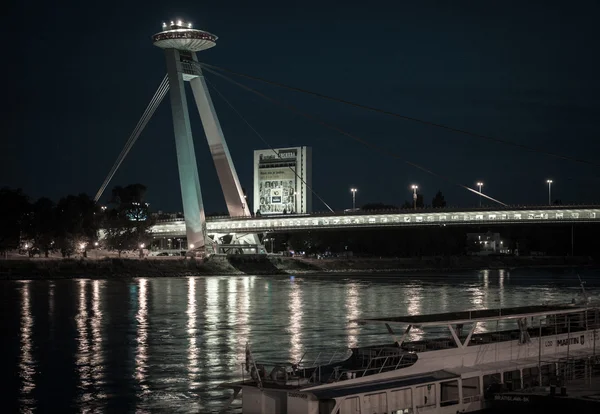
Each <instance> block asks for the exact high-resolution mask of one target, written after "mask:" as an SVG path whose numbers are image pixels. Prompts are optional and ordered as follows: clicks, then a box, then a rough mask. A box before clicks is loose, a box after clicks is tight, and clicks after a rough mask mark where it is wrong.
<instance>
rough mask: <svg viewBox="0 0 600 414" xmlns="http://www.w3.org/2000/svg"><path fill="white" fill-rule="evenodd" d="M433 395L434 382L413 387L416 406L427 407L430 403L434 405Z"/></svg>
mask: <svg viewBox="0 0 600 414" xmlns="http://www.w3.org/2000/svg"><path fill="white" fill-rule="evenodd" d="M435 395H436V394H435V384H427V385H422V386H420V387H417V388H415V402H416V403H417V408H419V407H429V406H431V405H434V406H435V405H436V404H437V402H436V400H435Z"/></svg>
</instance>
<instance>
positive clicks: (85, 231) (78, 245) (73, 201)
mask: <svg viewBox="0 0 600 414" xmlns="http://www.w3.org/2000/svg"><path fill="white" fill-rule="evenodd" d="M100 224H101V215H100V210H99V207H98V206H97V205H96V203H95V202H94V200H93V199H91V198H90V196H88V195H87V194H79V195H77V196H74V195H69V196H67V197H64V198H62V199H60V200H59V202H58V204H57V205H56V231H55V236H56V240H55V243H56V246H57V248H58V249H60V251H61V253H62V255H63V257H69V256H71V255H72V254H73V253H74V252H75V251H76V250H78V249H79V250H82V251H83V253H84V255H85V252H86V248H87V246H88V245H89V244H90V243H92V242H94V241H96V240H97V239H98V230H99V228H100Z"/></svg>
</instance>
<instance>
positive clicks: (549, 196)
mask: <svg viewBox="0 0 600 414" xmlns="http://www.w3.org/2000/svg"><path fill="white" fill-rule="evenodd" d="M546 182H547V183H548V205H549V206H551V205H552V180H546Z"/></svg>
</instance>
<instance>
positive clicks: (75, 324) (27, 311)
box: [0, 270, 600, 413]
mask: <svg viewBox="0 0 600 414" xmlns="http://www.w3.org/2000/svg"><path fill="white" fill-rule="evenodd" d="M577 273H579V274H580V275H581V276H582V278H583V279H584V280H585V281H586V283H587V284H586V289H587V292H588V293H589V294H590V295H591V296H598V295H599V294H600V272H598V271H591V270H585V271H580V272H576V271H574V270H553V271H549V270H543V271H541V270H512V271H508V270H507V271H503V270H499V271H487V270H484V271H473V272H463V273H450V274H422V273H420V274H410V275H406V274H405V275H401V276H385V277H375V276H359V275H336V276H328V277H315V276H306V277H303V276H296V277H294V276H239V277H238V276H223V277H190V278H160V279H151V278H137V279H126V280H92V279H75V280H60V281H0V288H1V290H0V295H1V303H0V310H1V313H0V315H1V317H0V332H1V334H2V353H1V355H0V367H1V368H0V378H1V382H0V386H1V389H0V399H1V400H2V401H1V404H0V407H2V408H1V409H0V411H1V412H8V413H10V412H19V411H21V412H31V411H35V412H50V411H52V412H60V413H70V412H110V413H113V412H114V413H117V412H140V413H143V412H181V413H208V412H216V411H217V410H218V409H219V408H220V407H221V406H222V404H223V403H224V402H225V401H226V400H227V399H228V397H229V396H230V393H231V391H229V390H224V389H221V388H219V384H220V383H222V382H224V381H229V380H237V379H241V375H242V373H241V366H240V364H241V362H243V360H244V349H245V348H244V347H245V344H246V342H249V343H250V344H251V346H252V349H253V351H254V353H255V354H257V355H256V357H257V358H259V357H260V356H265V355H268V356H269V359H270V360H281V359H285V360H292V361H296V360H298V359H299V358H300V357H301V356H302V355H303V354H304V352H305V351H306V352H309V354H310V353H311V352H313V351H314V350H317V349H321V348H323V349H329V350H331V349H342V348H345V347H350V346H355V345H357V344H361V345H364V344H374V343H382V342H383V343H386V342H391V339H390V337H389V335H388V334H387V333H386V331H385V328H383V329H382V328H381V327H380V326H369V325H366V326H365V325H358V324H356V323H355V322H353V321H352V320H353V319H356V318H362V317H375V316H391V315H398V316H399V315H404V314H419V313H433V312H446V311H455V310H463V309H475V308H477V309H480V308H499V307H508V306H523V305H531V304H542V303H544V302H557V301H558V302H560V301H567V302H570V301H571V300H572V299H573V298H576V297H577V296H578V294H579V291H580V288H579V281H578V279H577ZM413 335H416V336H418V335H419V332H418V330H417V331H415V332H414V333H413ZM314 352H316V351H314ZM237 406H238V407H239V403H238V404H237ZM5 410H7V411H5Z"/></svg>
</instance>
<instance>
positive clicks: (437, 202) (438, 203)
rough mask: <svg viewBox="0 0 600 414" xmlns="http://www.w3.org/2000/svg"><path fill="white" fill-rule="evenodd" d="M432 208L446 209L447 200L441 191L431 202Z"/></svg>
mask: <svg viewBox="0 0 600 414" xmlns="http://www.w3.org/2000/svg"><path fill="white" fill-rule="evenodd" d="M431 206H432V207H434V208H441V207H446V200H445V199H444V195H443V194H442V192H441V191H439V190H438V192H437V193H436V194H435V197H433V200H432V201H431Z"/></svg>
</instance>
